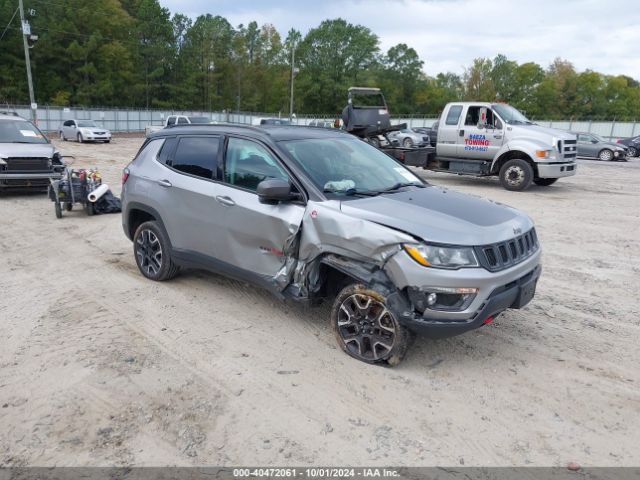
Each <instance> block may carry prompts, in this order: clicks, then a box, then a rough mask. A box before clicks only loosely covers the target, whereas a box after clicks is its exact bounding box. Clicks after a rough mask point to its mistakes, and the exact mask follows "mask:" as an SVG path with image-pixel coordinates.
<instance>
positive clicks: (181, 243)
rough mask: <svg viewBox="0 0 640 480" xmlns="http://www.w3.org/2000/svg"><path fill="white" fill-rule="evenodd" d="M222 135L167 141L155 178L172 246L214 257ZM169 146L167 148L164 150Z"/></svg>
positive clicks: (189, 136)
mask: <svg viewBox="0 0 640 480" xmlns="http://www.w3.org/2000/svg"><path fill="white" fill-rule="evenodd" d="M221 139H222V137H221V136H219V135H184V136H177V137H175V138H173V139H172V140H170V141H167V142H165V146H164V147H163V150H162V151H161V153H160V157H159V161H160V162H161V163H163V164H164V168H162V171H161V172H160V174H159V176H158V178H156V179H155V186H154V188H155V190H156V192H157V193H156V194H155V198H162V199H163V201H162V210H163V221H164V223H165V227H166V229H167V233H168V234H169V238H170V239H171V244H172V247H173V248H174V249H176V250H179V251H181V252H186V253H191V254H194V253H195V254H200V255H205V256H207V257H215V256H216V254H217V252H216V248H215V229H216V222H215V221H214V210H215V205H216V200H215V198H216V195H217V188H218V184H217V183H216V182H215V181H214V178H215V172H216V170H217V166H218V155H219V154H220V152H221ZM165 149H166V150H165Z"/></svg>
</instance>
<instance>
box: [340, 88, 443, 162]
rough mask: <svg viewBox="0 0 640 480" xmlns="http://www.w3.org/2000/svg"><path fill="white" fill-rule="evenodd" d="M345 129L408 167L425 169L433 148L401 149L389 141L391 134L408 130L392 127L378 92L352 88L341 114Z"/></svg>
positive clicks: (400, 126) (378, 90) (398, 126)
mask: <svg viewBox="0 0 640 480" xmlns="http://www.w3.org/2000/svg"><path fill="white" fill-rule="evenodd" d="M342 122H343V127H342V128H343V129H344V130H346V131H347V132H349V133H351V134H352V135H355V136H356V137H360V138H362V139H363V140H365V141H367V142H369V143H370V144H372V145H373V146H374V147H377V148H379V149H380V150H382V151H383V152H385V153H386V154H387V155H390V156H391V157H393V158H395V159H396V160H399V161H401V162H402V163H404V164H405V165H410V166H414V167H426V166H427V162H428V160H429V156H430V155H432V154H434V153H435V148H433V147H430V146H429V147H411V148H407V147H401V146H400V145H399V144H398V142H397V141H393V140H391V139H389V134H390V133H391V132H397V131H400V130H403V129H405V128H407V124H406V123H401V124H398V125H391V116H390V115H389V109H388V107H387V102H386V100H385V98H384V95H383V94H382V90H380V89H379V88H371V87H351V88H349V90H348V95H347V106H346V107H345V108H344V109H343V110H342Z"/></svg>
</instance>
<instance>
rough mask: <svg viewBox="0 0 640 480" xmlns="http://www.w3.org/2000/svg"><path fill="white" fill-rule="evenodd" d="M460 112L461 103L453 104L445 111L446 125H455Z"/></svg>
mask: <svg viewBox="0 0 640 480" xmlns="http://www.w3.org/2000/svg"><path fill="white" fill-rule="evenodd" d="M460 113H462V105H453V106H452V107H451V108H450V109H449V113H447V121H446V122H445V123H446V124H447V125H457V124H458V120H459V119H460Z"/></svg>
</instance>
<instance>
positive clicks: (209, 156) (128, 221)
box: [122, 125, 541, 366]
mask: <svg viewBox="0 0 640 480" xmlns="http://www.w3.org/2000/svg"><path fill="white" fill-rule="evenodd" d="M445 193H446V195H445ZM122 226H123V229H124V232H125V234H126V235H127V237H128V238H129V239H130V240H131V241H132V243H133V248H132V250H133V252H132V253H133V255H134V258H135V261H136V263H137V266H138V269H139V270H140V273H141V274H142V275H144V276H145V277H146V278H148V279H150V280H155V281H163V280H169V279H171V278H172V277H175V276H176V275H177V274H178V272H179V270H180V268H181V267H183V266H185V267H192V268H193V267H195V268H203V269H209V270H213V271H216V272H219V273H223V274H225V275H228V276H230V277H234V278H236V279H240V280H243V281H249V282H252V283H253V284H255V285H258V286H260V287H263V288H265V289H267V290H269V291H271V292H272V293H274V294H275V295H276V296H278V297H279V298H289V299H292V300H297V301H301V302H305V303H311V304H313V303H317V302H319V301H322V300H325V301H328V302H330V304H331V305H332V308H331V313H330V321H331V325H332V329H333V333H334V336H335V339H336V341H337V343H338V346H339V347H340V348H341V349H342V350H343V351H344V352H345V353H347V354H348V355H351V356H352V357H354V358H356V359H358V360H361V361H363V362H367V363H386V364H388V365H391V366H393V365H397V364H398V363H399V362H400V361H401V360H402V357H403V356H404V354H405V352H406V350H407V348H408V347H409V345H410V343H411V338H412V333H421V334H424V335H426V336H428V337H432V338H442V337H449V336H453V335H458V334H462V333H464V332H467V331H469V330H473V329H476V328H480V327H482V326H483V325H487V324H489V323H491V322H492V321H493V319H494V318H495V317H496V316H497V315H499V314H501V313H502V312H504V311H506V310H508V309H519V308H522V307H524V306H525V305H527V304H528V303H529V302H530V301H531V300H532V299H533V297H534V295H535V290H536V283H537V281H538V277H539V275H540V272H541V267H540V265H539V263H540V257H541V248H540V243H539V242H538V238H537V236H536V232H535V228H534V225H533V222H532V220H531V219H530V218H529V217H528V216H527V215H526V214H524V213H522V212H520V211H518V210H516V209H514V208H511V207H507V206H505V205H501V204H499V203H496V202H492V201H489V200H487V199H482V198H478V197H475V196H469V195H465V194H462V193H457V192H454V191H453V190H444V189H442V188H440V187H436V186H433V185H429V184H428V183H426V182H425V181H424V180H422V179H421V178H420V177H418V176H417V175H416V174H414V173H413V172H412V171H411V170H410V169H408V168H407V167H405V166H404V165H402V164H401V163H399V162H398V161H396V160H395V159H393V158H391V157H390V156H389V155H387V154H385V153H384V152H382V151H380V150H378V149H376V148H373V147H372V146H371V145H368V144H367V143H366V142H364V141H362V140H361V139H360V138H357V137H355V136H353V135H350V134H348V133H346V132H343V131H340V130H338V129H324V128H306V127H273V126H270V127H263V128H255V127H249V126H242V125H218V126H207V127H200V128H196V127H190V126H186V127H178V128H172V129H166V130H164V131H162V132H158V133H157V134H155V135H153V136H152V137H151V138H149V139H148V140H147V141H146V142H145V144H144V145H143V146H142V148H141V149H140V151H139V153H138V154H137V156H136V158H134V159H133V161H132V162H131V163H130V164H129V165H128V166H127V167H126V168H125V169H124V171H123V185H122ZM507 323H508V322H507ZM283 341H287V339H283Z"/></svg>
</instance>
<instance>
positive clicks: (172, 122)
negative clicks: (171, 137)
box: [167, 117, 176, 126]
mask: <svg viewBox="0 0 640 480" xmlns="http://www.w3.org/2000/svg"><path fill="white" fill-rule="evenodd" d="M175 124H176V117H169V118H167V126H169V125H175Z"/></svg>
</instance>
